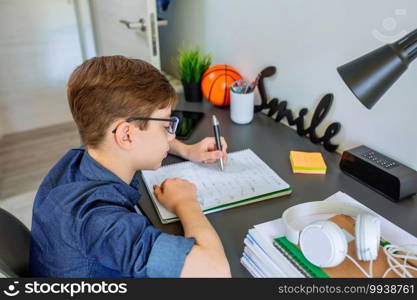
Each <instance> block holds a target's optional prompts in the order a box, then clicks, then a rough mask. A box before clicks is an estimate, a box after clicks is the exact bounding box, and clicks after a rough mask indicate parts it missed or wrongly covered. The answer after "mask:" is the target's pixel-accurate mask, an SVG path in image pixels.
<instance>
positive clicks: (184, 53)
mask: <svg viewBox="0 0 417 300" xmlns="http://www.w3.org/2000/svg"><path fill="white" fill-rule="evenodd" d="M210 65H211V55H210V54H207V55H202V54H201V52H200V48H198V47H196V48H190V49H183V50H180V51H179V56H178V68H179V71H180V75H181V82H182V85H183V87H184V96H185V100H186V101H189V102H201V101H202V99H203V94H202V92H201V88H200V81H201V75H202V74H203V73H204V72H205V71H206V70H207V69H208V68H209V67H210Z"/></svg>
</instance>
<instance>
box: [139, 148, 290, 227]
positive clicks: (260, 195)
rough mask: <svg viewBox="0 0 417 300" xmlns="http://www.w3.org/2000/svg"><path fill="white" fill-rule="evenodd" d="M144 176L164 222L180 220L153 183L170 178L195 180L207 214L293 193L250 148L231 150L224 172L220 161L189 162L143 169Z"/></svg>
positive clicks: (198, 195) (194, 182) (202, 207)
mask: <svg viewBox="0 0 417 300" xmlns="http://www.w3.org/2000/svg"><path fill="white" fill-rule="evenodd" d="M142 177H143V181H144V183H145V186H146V189H147V190H148V193H149V195H150V196H151V199H152V201H153V203H154V206H155V208H156V211H157V213H158V215H159V218H160V219H161V222H162V223H164V224H167V223H171V222H175V221H178V218H177V216H176V215H175V214H173V213H172V212H170V211H168V210H167V209H165V208H164V207H163V206H162V205H161V204H160V203H159V201H158V200H157V199H156V197H155V195H154V193H153V185H154V184H156V185H160V184H161V183H162V182H163V181H164V180H165V179H166V178H174V177H179V178H183V179H186V180H188V181H190V182H191V183H193V184H194V185H195V186H196V187H197V200H198V201H199V202H200V206H201V209H202V210H203V212H204V213H206V214H207V213H212V212H216V211H220V210H225V209H229V208H232V207H237V206H242V205H246V204H250V203H254V202H258V201H262V200H266V199H270V198H276V197H280V196H284V195H288V194H290V193H291V187H290V186H289V185H288V183H286V182H285V181H284V180H283V179H282V178H281V177H279V176H278V174H277V173H275V172H274V170H272V169H271V168H270V167H269V166H268V165H267V164H266V163H265V162H263V161H262V159H260V158H259V157H258V156H257V155H256V154H255V153H254V152H253V151H252V150H250V149H245V150H241V151H236V152H232V153H229V154H228V163H227V165H226V166H225V168H224V171H220V170H219V166H218V164H216V163H214V164H203V163H194V162H189V161H187V162H181V163H176V164H171V165H167V166H164V167H161V168H159V169H158V170H156V171H142Z"/></svg>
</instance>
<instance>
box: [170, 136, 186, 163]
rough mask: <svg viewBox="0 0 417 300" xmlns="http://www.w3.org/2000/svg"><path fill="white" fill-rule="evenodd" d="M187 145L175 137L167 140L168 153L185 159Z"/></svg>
mask: <svg viewBox="0 0 417 300" xmlns="http://www.w3.org/2000/svg"><path fill="white" fill-rule="evenodd" d="M187 152H188V145H186V144H184V143H181V142H180V141H179V140H177V139H173V140H172V141H170V142H169V153H170V154H173V155H176V156H180V157H182V158H185V159H187V154H188V153H187Z"/></svg>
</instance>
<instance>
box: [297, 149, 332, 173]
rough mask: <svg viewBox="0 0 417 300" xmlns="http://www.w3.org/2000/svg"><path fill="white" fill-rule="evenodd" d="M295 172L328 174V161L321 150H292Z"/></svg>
mask: <svg viewBox="0 0 417 300" xmlns="http://www.w3.org/2000/svg"><path fill="white" fill-rule="evenodd" d="M290 161H291V167H292V171H293V173H302V174H326V170H327V167H326V163H325V162H324V159H323V156H322V155H321V153H320V152H300V151H290Z"/></svg>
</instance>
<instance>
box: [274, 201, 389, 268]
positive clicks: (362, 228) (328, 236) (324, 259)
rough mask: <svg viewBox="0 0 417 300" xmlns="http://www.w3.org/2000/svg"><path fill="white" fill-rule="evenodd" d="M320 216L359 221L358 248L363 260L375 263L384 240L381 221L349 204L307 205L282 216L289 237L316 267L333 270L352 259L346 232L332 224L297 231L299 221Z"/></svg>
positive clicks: (356, 224) (294, 208)
mask: <svg viewBox="0 0 417 300" xmlns="http://www.w3.org/2000/svg"><path fill="white" fill-rule="evenodd" d="M317 214H344V215H348V216H351V217H353V218H356V221H355V245H356V255H357V257H358V259H359V260H363V261H372V260H375V259H376V258H377V256H378V249H379V243H380V237H381V229H380V220H379V218H378V217H377V216H376V215H374V214H370V213H369V212H368V211H366V210H364V209H361V208H359V207H357V206H354V205H352V204H348V203H340V202H339V203H333V202H323V201H316V202H307V203H302V204H298V205H295V206H292V207H290V208H288V209H286V210H285V211H284V213H283V215H282V220H283V223H284V229H285V237H286V238H287V239H288V240H289V241H290V242H292V243H294V244H296V245H297V244H299V245H300V248H301V251H302V253H303V255H304V256H305V257H306V258H307V260H308V261H310V262H311V263H312V264H314V265H316V266H319V267H322V268H331V267H335V266H337V265H339V264H340V263H342V262H343V261H344V260H345V258H346V256H348V242H347V240H346V236H345V233H344V232H343V230H342V229H341V228H340V227H339V226H338V225H336V223H334V222H332V221H328V220H326V221H316V222H313V223H310V224H309V225H307V226H305V227H304V228H303V229H302V230H301V232H300V230H298V229H297V228H295V227H293V224H296V223H297V220H300V219H303V218H305V217H307V216H311V215H317Z"/></svg>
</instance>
